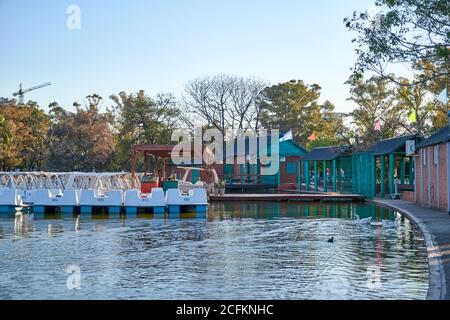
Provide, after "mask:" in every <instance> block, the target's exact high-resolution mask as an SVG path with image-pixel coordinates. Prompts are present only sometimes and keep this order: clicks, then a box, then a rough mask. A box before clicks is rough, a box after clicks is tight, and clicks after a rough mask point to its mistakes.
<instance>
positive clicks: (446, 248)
mask: <svg viewBox="0 0 450 320" xmlns="http://www.w3.org/2000/svg"><path fill="white" fill-rule="evenodd" d="M374 202H375V203H378V204H380V205H383V206H388V207H391V208H393V209H395V210H397V211H399V212H401V213H403V214H405V215H406V216H408V217H409V218H410V219H411V220H413V221H414V222H415V223H416V224H417V225H418V226H419V227H420V229H421V230H422V232H423V235H424V237H425V241H426V245H427V250H428V263H429V266H430V285H429V290H428V296H427V299H428V300H450V216H449V215H448V213H446V212H442V211H437V210H432V209H428V208H423V207H421V206H418V205H416V204H413V203H410V202H406V201H402V200H385V199H377V200H374Z"/></svg>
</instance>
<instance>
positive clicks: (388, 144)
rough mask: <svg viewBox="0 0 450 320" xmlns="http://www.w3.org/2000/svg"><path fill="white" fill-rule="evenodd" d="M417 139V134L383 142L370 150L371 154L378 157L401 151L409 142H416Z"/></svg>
mask: <svg viewBox="0 0 450 320" xmlns="http://www.w3.org/2000/svg"><path fill="white" fill-rule="evenodd" d="M416 138H417V135H416V134H413V135H408V136H402V137H397V138H394V139H388V140H382V141H380V142H378V143H377V144H376V145H374V146H373V147H372V149H370V152H371V153H373V154H374V155H376V156H379V155H384V154H391V153H394V152H396V151H398V150H399V149H401V148H403V147H404V146H405V144H406V141H408V140H414V139H416Z"/></svg>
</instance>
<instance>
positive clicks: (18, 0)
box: [0, 0, 374, 111]
mask: <svg viewBox="0 0 450 320" xmlns="http://www.w3.org/2000/svg"><path fill="white" fill-rule="evenodd" d="M373 3H374V0H346V1H341V0H322V1H306V0H270V1H269V0H220V1H218V0H148V1H144V0H129V1H125V0H121V1H119V0H72V1H64V0H63V1H56V0H36V1H29V0H0V39H1V50H0V52H1V53H0V57H1V58H0V72H1V76H0V96H4V97H9V98H11V94H12V92H14V91H16V90H17V89H18V85H19V83H21V82H23V84H24V87H28V86H33V85H37V84H40V83H43V82H47V81H50V82H52V83H53V85H52V86H51V87H47V88H44V89H41V90H38V91H35V92H32V93H30V94H29V95H28V96H26V99H27V100H28V99H32V100H36V101H38V102H39V103H40V104H41V105H42V106H43V107H45V109H47V105H48V104H49V103H50V102H52V101H58V102H59V103H60V104H61V105H62V106H64V107H66V108H69V109H71V108H72V103H73V102H74V101H80V102H81V101H82V99H83V97H84V96H86V95H88V94H90V93H94V92H96V93H99V94H101V95H102V96H103V97H105V98H106V97H108V96H109V95H110V94H112V93H118V92H120V91H122V90H123V91H127V92H136V91H138V90H139V89H144V90H146V91H147V93H149V94H150V95H154V94H155V93H157V92H173V93H174V94H175V95H177V96H179V95H180V94H181V92H182V90H183V85H184V84H185V83H186V82H187V81H189V80H191V79H194V78H196V77H198V76H202V75H210V74H220V73H231V74H238V75H243V76H256V77H260V78H262V79H264V80H266V81H268V82H270V83H273V84H275V83H278V82H284V81H289V80H291V79H302V80H304V81H305V82H307V83H317V84H319V85H321V86H322V88H323V94H322V98H323V99H329V100H330V101H332V102H333V103H334V104H335V105H336V107H337V109H338V110H339V111H349V110H351V109H352V107H353V105H352V104H351V103H350V102H348V101H346V98H347V96H348V88H347V87H346V86H345V85H344V82H345V81H346V79H347V78H348V76H349V73H350V71H349V68H350V67H352V65H353V63H354V61H355V54H354V46H353V45H352V43H351V39H352V37H353V35H352V34H351V33H350V31H348V30H347V29H346V28H345V27H344V25H343V22H342V20H343V18H344V17H346V16H350V15H351V14H352V13H353V11H354V10H365V9H367V8H369V7H371V6H372V5H373ZM71 4H75V5H78V6H79V7H80V9H81V29H80V30H72V31H71V30H68V29H67V27H66V20H67V18H68V16H69V15H68V14H67V13H66V9H67V7H68V6H69V5H71ZM109 104H110V102H109V101H108V102H107V103H106V104H105V106H106V105H109Z"/></svg>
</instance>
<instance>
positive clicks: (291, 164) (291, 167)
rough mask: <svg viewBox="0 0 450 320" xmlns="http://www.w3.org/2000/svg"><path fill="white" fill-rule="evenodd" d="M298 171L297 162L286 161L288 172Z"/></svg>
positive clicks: (294, 172)
mask: <svg viewBox="0 0 450 320" xmlns="http://www.w3.org/2000/svg"><path fill="white" fill-rule="evenodd" d="M296 173H297V163H295V162H286V174H296Z"/></svg>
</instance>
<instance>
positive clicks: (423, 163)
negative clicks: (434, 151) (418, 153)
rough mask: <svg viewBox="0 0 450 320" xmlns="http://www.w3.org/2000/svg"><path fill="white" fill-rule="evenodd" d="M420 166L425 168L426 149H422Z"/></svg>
mask: <svg viewBox="0 0 450 320" xmlns="http://www.w3.org/2000/svg"><path fill="white" fill-rule="evenodd" d="M422 165H423V166H424V167H426V166H427V149H426V148H423V149H422Z"/></svg>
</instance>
